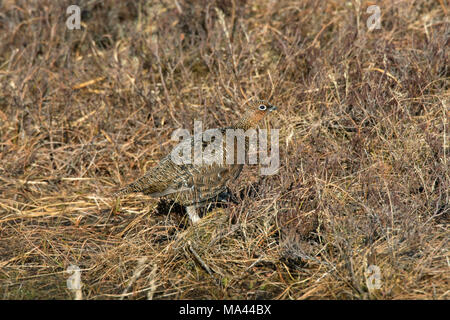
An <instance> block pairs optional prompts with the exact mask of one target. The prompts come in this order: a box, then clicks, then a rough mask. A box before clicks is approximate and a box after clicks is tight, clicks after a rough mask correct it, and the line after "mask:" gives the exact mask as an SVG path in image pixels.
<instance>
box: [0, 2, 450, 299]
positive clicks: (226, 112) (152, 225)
mask: <svg viewBox="0 0 450 320" xmlns="http://www.w3.org/2000/svg"><path fill="white" fill-rule="evenodd" d="M78 2H79V4H80V6H81V8H82V9H83V11H82V29H81V30H69V29H67V28H66V26H65V20H66V18H67V15H66V8H67V6H69V5H70V4H72V2H71V1H51V0H47V1H45V0H44V1H36V2H30V1H3V3H2V4H1V6H0V86H1V88H0V90H1V91H0V92H1V93H0V137H1V138H0V180H1V185H0V257H1V258H0V259H1V261H0V297H1V298H2V299H49V298H52V299H53V298H60V299H72V298H73V293H72V292H70V291H69V290H68V289H67V287H66V279H67V277H68V275H67V274H66V273H65V270H66V269H67V268H68V267H69V266H70V265H72V264H75V265H78V266H79V267H80V268H81V269H82V271H81V272H82V273H81V280H82V282H83V287H82V294H83V299H119V298H125V299H145V298H153V299H184V298H195V299H209V298H215V299H235V298H240V299H256V298H271V299H319V298H325V299H366V298H371V299H431V298H436V299H448V298H449V287H450V286H449V282H448V275H449V253H448V239H449V230H448V224H449V211H450V206H449V202H450V201H449V200H450V198H449V187H450V186H449V181H450V176H449V161H450V159H449V157H448V155H449V136H450V134H449V123H448V118H449V109H448V103H449V87H448V84H449V68H448V62H449V56H448V47H449V32H450V29H449V21H448V7H446V3H447V1H446V0H440V1H432V0H417V1H388V0H385V1H377V4H378V5H379V6H380V9H381V14H382V27H381V29H379V30H374V31H372V32H369V31H368V29H367V26H366V20H367V18H368V16H369V15H368V14H367V13H366V8H367V6H368V5H370V4H371V3H369V2H365V1H361V2H360V1H356V0H355V1H338V0H335V1H316V0H305V1H300V2H297V1H290V0H282V1H263V0H258V1H247V2H246V1H238V0H220V1H219V0H217V1H207V0H202V1H198V2H195V3H196V4H195V5H193V6H190V5H188V2H187V1H186V2H185V1H182V0H178V1H167V0H163V1H134V2H125V1H118V0H106V1H101V2H100V1H78ZM446 49H447V50H446ZM253 96H257V97H260V98H269V99H270V100H271V101H272V102H273V103H274V104H276V105H278V106H280V110H279V112H278V113H277V115H276V116H275V117H272V118H271V119H270V120H269V121H268V122H267V123H265V124H264V125H263V126H270V127H272V128H280V130H281V131H280V153H281V155H280V158H281V168H280V170H279V173H278V174H276V175H273V176H259V175H258V173H257V172H258V170H257V168H255V167H248V168H246V170H245V172H244V173H243V175H242V176H241V178H240V179H239V182H238V184H237V185H236V186H234V188H233V191H234V193H235V194H236V195H237V197H238V199H239V203H238V204H229V205H228V206H225V207H224V208H219V209H215V210H213V211H211V212H209V213H208V214H207V215H206V217H205V218H204V219H202V221H201V222H200V224H199V225H198V227H196V228H192V227H191V226H189V224H188V223H186V220H185V217H183V216H182V215H178V214H176V213H174V212H172V213H170V214H166V213H167V211H168V210H169V209H171V208H170V207H169V209H167V208H166V209H158V208H157V206H158V204H157V201H155V200H154V199H150V198H147V197H144V196H141V195H136V196H130V197H127V198H124V199H122V200H121V201H120V202H115V201H114V200H113V199H111V198H109V197H108V195H109V194H110V192H112V191H114V190H117V187H118V186H119V185H123V184H125V183H126V182H130V181H131V180H133V179H134V178H136V177H138V176H139V175H141V174H143V173H144V172H145V170H146V169H147V168H149V167H151V166H153V165H154V164H155V162H156V161H157V160H158V159H160V158H161V157H162V156H163V155H164V154H166V153H167V152H168V151H169V150H171V148H172V147H173V146H174V144H175V143H174V142H170V135H171V133H172V131H173V129H175V128H180V127H183V128H190V129H192V127H193V121H194V119H198V120H202V121H203V122H204V123H205V126H208V127H209V128H213V127H217V126H224V125H227V124H229V123H231V122H233V121H235V120H236V119H237V118H238V117H239V115H240V114H241V112H242V110H243V109H244V104H245V102H246V101H247V99H249V98H251V97H253ZM170 211H177V210H170ZM372 264H375V265H377V266H379V267H380V269H381V273H382V285H381V288H380V289H379V290H368V288H367V286H366V280H365V272H366V270H367V266H368V265H372Z"/></svg>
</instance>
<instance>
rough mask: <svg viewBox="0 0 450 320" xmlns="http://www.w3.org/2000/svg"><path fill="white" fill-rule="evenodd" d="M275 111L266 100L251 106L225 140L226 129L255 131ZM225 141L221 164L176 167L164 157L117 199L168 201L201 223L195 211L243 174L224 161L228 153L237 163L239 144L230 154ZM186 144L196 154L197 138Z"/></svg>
mask: <svg viewBox="0 0 450 320" xmlns="http://www.w3.org/2000/svg"><path fill="white" fill-rule="evenodd" d="M275 109H276V107H275V106H273V105H272V104H270V103H268V102H265V101H263V100H257V101H254V102H252V104H251V106H250V108H249V110H248V111H247V112H246V113H245V115H244V116H243V117H242V118H241V119H240V120H239V121H238V122H237V123H236V124H235V125H233V126H230V127H226V128H221V129H219V130H220V132H221V133H222V134H223V136H224V137H225V132H226V130H227V129H242V130H243V131H247V130H248V129H252V128H256V126H257V124H258V122H259V121H260V120H262V119H263V118H264V116H265V115H266V114H267V113H268V112H270V111H272V110H275ZM225 140H226V139H225V138H224V139H223V147H224V148H223V150H224V151H223V157H224V161H223V163H222V164H217V163H212V164H195V162H193V163H191V164H177V163H175V162H174V161H173V160H172V157H171V154H169V155H167V156H166V157H164V158H163V159H162V160H161V161H160V162H159V164H158V165H157V166H156V167H154V168H151V169H150V170H149V171H147V173H145V175H144V176H143V177H141V178H139V179H138V180H136V181H135V182H133V183H131V184H129V185H127V186H126V187H124V188H123V189H121V190H119V191H118V192H116V193H115V194H114V196H116V197H117V196H121V195H126V194H128V193H132V192H142V193H144V194H148V195H151V196H153V197H167V198H169V199H171V200H173V201H175V202H177V203H179V204H181V205H183V206H186V208H187V213H188V214H189V217H190V218H191V220H192V221H193V222H194V223H195V222H197V221H198V220H199V217H198V215H197V213H196V210H195V209H196V208H198V207H201V206H204V205H205V204H207V203H209V202H211V201H213V200H214V198H216V197H217V196H218V195H219V194H220V193H222V192H224V191H225V190H226V185H227V183H229V182H231V181H234V180H235V179H236V178H237V177H238V176H239V174H240V173H241V170H242V167H243V164H236V162H234V164H226V163H225V158H226V155H227V153H228V152H233V153H234V159H237V144H235V146H234V149H233V150H229V149H230V148H227V145H226V141H225ZM184 143H190V144H191V146H192V150H194V137H192V138H191V139H190V140H188V141H185V142H184ZM245 145H246V152H247V151H248V141H247V139H246V143H245ZM207 147H208V143H207V142H203V144H202V148H203V150H205V148H207Z"/></svg>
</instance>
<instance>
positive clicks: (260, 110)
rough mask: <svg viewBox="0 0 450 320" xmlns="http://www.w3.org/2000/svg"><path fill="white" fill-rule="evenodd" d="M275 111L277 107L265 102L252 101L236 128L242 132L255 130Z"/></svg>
mask: <svg viewBox="0 0 450 320" xmlns="http://www.w3.org/2000/svg"><path fill="white" fill-rule="evenodd" d="M274 110H277V107H276V106H274V105H273V104H271V103H270V102H268V101H265V100H254V101H252V102H251V103H250V107H249V109H248V110H247V112H246V114H245V115H244V116H243V117H242V118H241V120H240V121H239V122H238V123H237V125H236V127H237V128H241V129H244V130H247V129H250V128H255V127H256V126H257V124H258V122H260V121H261V120H262V119H263V118H264V117H265V116H266V115H268V114H269V113H271V112H272V111H274Z"/></svg>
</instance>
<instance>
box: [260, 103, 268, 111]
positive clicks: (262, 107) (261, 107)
mask: <svg viewBox="0 0 450 320" xmlns="http://www.w3.org/2000/svg"><path fill="white" fill-rule="evenodd" d="M266 109H267V107H266V106H265V105H263V104H262V105H260V106H259V110H261V111H264V110H266Z"/></svg>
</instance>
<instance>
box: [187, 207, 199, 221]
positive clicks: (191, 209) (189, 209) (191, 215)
mask: <svg viewBox="0 0 450 320" xmlns="http://www.w3.org/2000/svg"><path fill="white" fill-rule="evenodd" d="M186 212H187V214H188V215H189V219H191V221H192V224H196V223H197V222H198V221H199V220H200V217H199V216H198V214H197V210H196V208H195V206H187V207H186Z"/></svg>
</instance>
